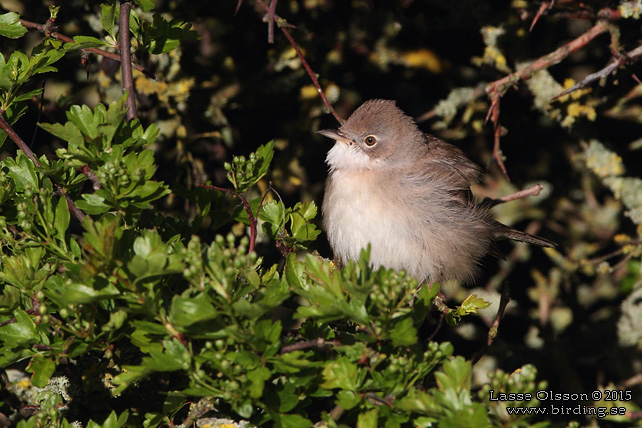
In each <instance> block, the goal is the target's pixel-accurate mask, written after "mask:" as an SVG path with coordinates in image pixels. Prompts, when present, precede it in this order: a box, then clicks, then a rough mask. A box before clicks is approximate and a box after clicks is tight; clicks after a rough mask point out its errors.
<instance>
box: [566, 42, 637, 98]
mask: <svg viewBox="0 0 642 428" xmlns="http://www.w3.org/2000/svg"><path fill="white" fill-rule="evenodd" d="M640 56H642V45H640V46H638V47H637V48H635V49H633V50H632V51H630V52H628V53H626V54H625V55H619V56H618V57H617V58H616V59H615V61H613V62H612V63H611V64H609V65H607V66H606V67H604V68H603V69H601V70H600V71H596V72H595V73H591V74H589V75H588V76H586V77H585V78H584V80H582V81H581V82H578V83H576V84H575V85H573V86H571V87H570V88H568V89H567V90H565V91H564V92H562V93H561V94H559V95H557V96H556V97H554V98H553V100H556V99H558V98H560V97H563V96H564V95H568V94H570V93H571V92H574V91H577V90H578V89H582V88H586V87H587V86H588V85H590V84H591V83H593V82H595V81H596V80H599V79H602V78H606V77H608V76H609V74H611V73H613V72H615V70H617V69H618V68H620V67H621V66H623V65H624V64H626V63H627V62H633V61H637V60H638V59H640ZM635 78H636V77H634V79H635Z"/></svg>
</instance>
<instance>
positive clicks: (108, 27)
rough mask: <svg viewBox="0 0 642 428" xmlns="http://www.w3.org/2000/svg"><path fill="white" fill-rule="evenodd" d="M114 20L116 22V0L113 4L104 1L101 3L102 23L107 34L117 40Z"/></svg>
mask: <svg viewBox="0 0 642 428" xmlns="http://www.w3.org/2000/svg"><path fill="white" fill-rule="evenodd" d="M114 22H116V2H112V3H111V4H105V3H102V4H101V5H100V23H101V24H102V26H103V28H104V29H105V31H106V32H107V34H109V35H110V36H111V38H112V39H114V40H116V34H115V32H114Z"/></svg>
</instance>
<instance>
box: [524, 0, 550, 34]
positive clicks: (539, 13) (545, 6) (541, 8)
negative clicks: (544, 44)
mask: <svg viewBox="0 0 642 428" xmlns="http://www.w3.org/2000/svg"><path fill="white" fill-rule="evenodd" d="M554 3H555V0H553V1H550V2H547V1H545V2H542V4H541V5H540V6H539V10H538V11H537V14H535V18H533V22H531V26H530V28H529V29H528V31H533V27H535V24H536V23H537V21H539V18H540V17H541V16H542V15H543V14H544V12H546V10H547V9H548V10H550V9H551V8H552V7H553V4H554Z"/></svg>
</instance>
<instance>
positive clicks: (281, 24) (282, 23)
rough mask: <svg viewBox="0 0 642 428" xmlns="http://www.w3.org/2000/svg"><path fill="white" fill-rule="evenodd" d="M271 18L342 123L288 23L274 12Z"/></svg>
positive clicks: (264, 5) (328, 106) (259, 0)
mask: <svg viewBox="0 0 642 428" xmlns="http://www.w3.org/2000/svg"><path fill="white" fill-rule="evenodd" d="M256 2H257V3H258V4H259V5H260V6H261V7H262V8H263V9H265V10H266V11H267V12H269V11H270V8H269V7H268V5H266V4H265V2H264V1H263V0H256ZM271 18H272V20H273V21H274V22H275V23H276V24H277V25H278V26H279V27H280V28H281V31H282V32H283V34H284V35H285V37H286V38H287V39H288V41H289V42H290V44H291V45H292V47H293V48H294V51H295V52H296V55H297V56H298V57H299V60H300V61H301V64H303V67H304V68H305V71H306V72H307V73H308V76H310V79H311V80H312V84H313V85H314V87H315V88H317V92H319V96H320V97H321V99H322V100H323V103H324V104H325V106H326V107H327V108H328V110H330V113H332V115H333V116H334V117H335V119H337V121H338V122H339V123H343V118H342V117H341V116H339V114H338V113H337V112H336V111H335V110H334V108H333V107H332V104H330V101H329V100H328V97H326V95H325V92H323V89H322V88H321V85H320V84H319V80H318V79H317V76H316V74H315V73H314V71H312V68H311V67H310V65H309V64H308V62H307V61H306V59H305V57H304V56H303V52H301V49H299V46H298V45H297V44H296V42H295V41H294V38H293V37H292V35H291V34H290V32H289V31H288V29H287V28H286V27H287V26H288V25H285V21H284V20H283V19H282V18H281V17H279V16H278V15H276V14H274V15H273V16H272V17H271Z"/></svg>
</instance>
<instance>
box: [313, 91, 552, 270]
mask: <svg viewBox="0 0 642 428" xmlns="http://www.w3.org/2000/svg"><path fill="white" fill-rule="evenodd" d="M317 132H318V133H319V134H321V135H323V136H325V137H328V138H331V139H333V140H335V144H334V145H333V147H332V148H331V149H330V150H329V151H328V154H327V157H326V163H327V165H328V168H329V172H328V177H327V180H326V186H325V194H324V197H323V204H322V214H323V228H324V229H325V231H326V234H327V237H328V241H329V243H330V246H331V248H332V250H333V252H334V255H335V259H338V261H339V262H340V263H341V264H343V265H345V264H346V263H347V262H348V261H349V260H358V259H359V256H360V253H361V250H362V249H365V248H367V247H368V246H370V264H371V266H373V267H378V266H383V267H385V268H391V269H394V270H397V271H405V272H406V273H407V274H408V275H411V276H412V277H414V278H416V279H418V280H419V281H421V282H422V283H433V282H443V281H447V280H458V281H460V282H462V283H471V282H474V280H475V278H476V277H477V276H478V274H479V272H480V261H481V259H482V258H483V257H484V256H485V255H486V254H491V255H494V256H497V257H501V258H503V256H502V254H501V252H500V251H499V250H498V248H497V246H496V244H495V241H497V240H499V239H505V238H508V239H512V240H516V241H522V242H526V243H529V244H535V245H539V246H542V247H553V246H555V243H553V242H551V241H549V240H547V239H544V238H540V237H537V236H534V235H531V234H529V233H526V232H522V231H519V230H516V229H514V228H512V227H510V226H507V225H504V224H502V223H500V222H498V221H496V220H494V219H493V217H492V214H491V212H490V206H489V204H484V203H479V202H477V201H476V200H475V198H474V196H473V194H472V192H471V185H472V184H473V183H476V182H478V181H479V180H480V177H481V174H482V172H481V169H480V168H479V166H477V165H476V164H475V163H473V162H472V161H471V160H470V159H468V157H467V156H466V155H465V154H464V152H463V151H462V150H460V149H459V148H458V147H456V146H454V145H452V144H450V143H447V142H446V141H443V140H441V139H439V138H437V137H435V136H433V135H430V134H426V133H424V132H422V131H421V130H420V129H419V127H418V126H417V123H416V122H415V121H414V120H413V119H412V118H411V117H409V116H407V115H406V114H405V113H404V112H403V111H402V110H401V109H400V108H399V107H397V105H396V102H395V101H392V100H383V99H374V100H369V101H366V102H365V103H363V104H362V105H361V106H360V107H359V108H357V109H356V110H355V111H354V112H353V113H352V114H351V115H350V117H349V118H348V120H346V121H345V122H344V123H343V124H342V125H341V126H340V127H339V128H338V129H322V130H319V131H317Z"/></svg>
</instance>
